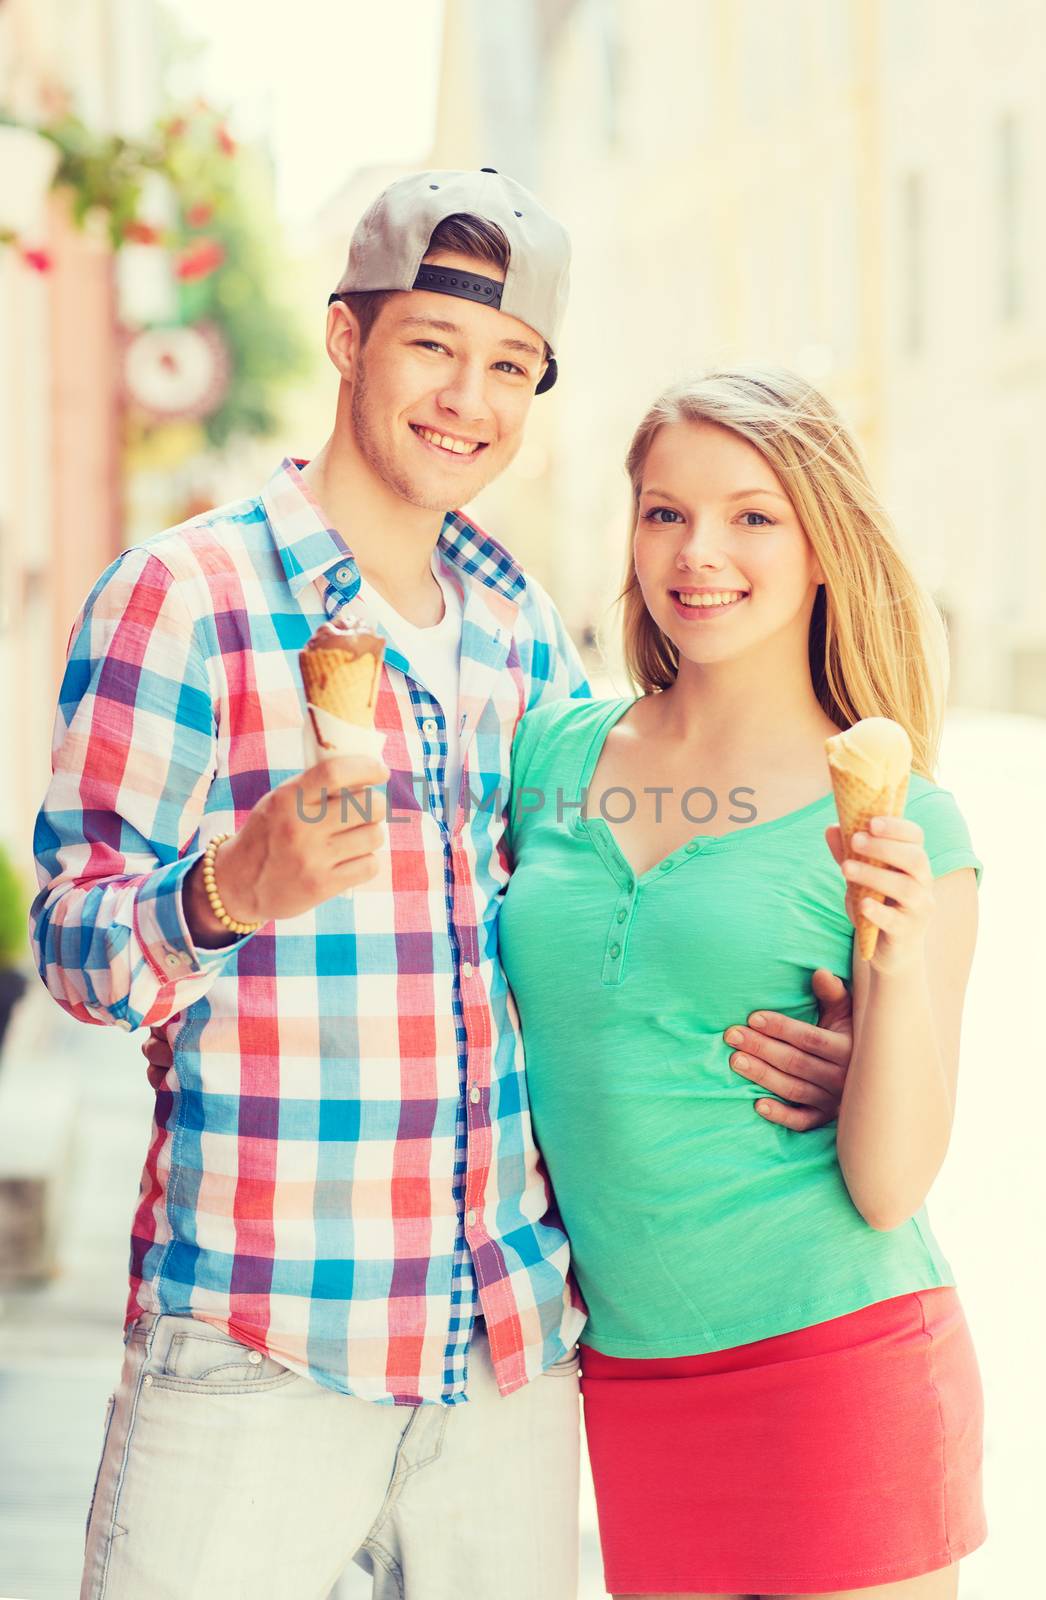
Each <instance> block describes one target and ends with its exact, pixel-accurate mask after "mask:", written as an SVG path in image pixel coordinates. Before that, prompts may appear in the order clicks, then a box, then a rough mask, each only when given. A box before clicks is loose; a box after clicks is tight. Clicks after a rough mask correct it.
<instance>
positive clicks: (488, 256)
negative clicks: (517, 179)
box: [339, 212, 511, 345]
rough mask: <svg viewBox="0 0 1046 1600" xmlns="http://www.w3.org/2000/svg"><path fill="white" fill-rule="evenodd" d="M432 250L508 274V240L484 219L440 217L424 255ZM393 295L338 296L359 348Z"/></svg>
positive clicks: (370, 292)
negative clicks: (352, 322) (353, 325)
mask: <svg viewBox="0 0 1046 1600" xmlns="http://www.w3.org/2000/svg"><path fill="white" fill-rule="evenodd" d="M433 250H453V251H455V252H456V253H457V254H458V255H463V256H471V257H472V259H473V261H481V262H483V264H484V265H485V266H491V267H498V268H499V269H500V270H501V271H502V272H507V271H508V264H509V256H510V253H511V252H510V248H509V242H508V239H507V238H506V237H505V234H504V233H503V232H502V230H501V229H500V228H499V227H498V225H497V223H496V222H488V221H487V220H486V218H485V217H474V216H471V215H469V214H468V213H466V212H456V213H455V214H454V216H451V217H444V218H443V221H442V222H441V223H439V224H438V225H437V227H436V229H435V230H434V232H433V234H432V237H431V239H430V240H429V243H428V249H427V250H426V252H425V254H426V255H429V254H431V252H432V251H433ZM396 293H397V291H396V290H395V289H360V290H357V291H354V292H353V293H352V294H343V295H340V296H339V299H341V300H343V301H344V302H345V304H346V305H347V306H348V307H349V309H350V310H351V311H352V312H353V313H354V314H355V317H356V321H357V322H358V323H359V325H360V344H361V345H364V344H366V343H367V340H368V338H369V337H370V332H371V329H372V328H373V327H374V324H375V322H377V320H378V314H379V313H380V311H381V308H382V306H383V305H384V304H385V302H386V301H387V300H389V299H390V298H391V296H392V295H394V294H396Z"/></svg>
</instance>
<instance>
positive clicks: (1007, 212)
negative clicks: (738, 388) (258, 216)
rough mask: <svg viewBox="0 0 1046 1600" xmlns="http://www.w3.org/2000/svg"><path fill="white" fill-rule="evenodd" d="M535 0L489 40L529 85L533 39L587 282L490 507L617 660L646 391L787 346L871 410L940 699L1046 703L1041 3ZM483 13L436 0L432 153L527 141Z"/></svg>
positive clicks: (1045, 53)
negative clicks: (498, 77) (941, 682)
mask: <svg viewBox="0 0 1046 1600" xmlns="http://www.w3.org/2000/svg"><path fill="white" fill-rule="evenodd" d="M531 9H532V13H533V15H534V16H536V17H537V19H538V26H536V27H530V28H524V27H522V26H520V27H519V28H518V29H517V30H516V32H515V34H514V35H513V34H506V21H505V16H504V15H503V16H501V17H500V18H499V26H498V30H497V33H498V42H499V46H500V48H501V51H502V62H503V70H504V71H506V72H508V71H509V70H510V69H511V70H514V68H515V65H516V63H517V62H521V63H522V65H521V68H520V70H521V73H522V81H523V82H525V83H529V82H531V80H532V79H533V77H534V67H535V63H534V60H533V56H534V53H535V52H536V55H537V61H536V82H537V86H538V87H537V97H536V102H535V109H533V110H532V111H531V112H530V113H529V119H530V127H529V128H528V129H527V130H526V131H527V133H528V134H529V136H530V137H531V139H532V140H533V142H534V145H535V147H536V148H538V149H539V150H540V160H539V162H538V163H537V164H536V165H533V164H532V168H531V171H532V173H533V174H534V175H533V177H532V181H533V183H534V186H535V187H536V188H537V189H538V191H539V193H540V194H541V196H542V198H543V199H544V200H545V201H546V202H547V204H548V205H549V206H550V207H551V208H552V209H553V210H554V211H556V212H557V213H558V214H559V215H560V216H561V217H562V218H563V219H564V220H565V221H566V222H567V224H568V226H569V228H570V231H571V235H572V238H573V243H574V271H573V281H572V292H571V305H570V310H569V313H568V318H567V326H566V330H565V333H564V337H563V340H562V349H561V352H560V355H561V361H560V370H561V378H560V383H559V385H558V386H557V388H556V389H555V390H554V391H553V392H552V393H551V394H550V395H549V396H547V397H543V398H542V399H540V400H538V401H536V402H535V406H534V411H533V414H532V422H531V425H530V429H529V438H528V444H527V446H526V449H525V452H524V453H521V458H520V462H519V467H520V468H521V469H523V470H522V471H517V470H516V469H513V470H511V471H510V473H508V474H506V476H505V479H504V480H503V481H502V482H501V483H499V484H498V485H496V486H494V487H493V488H492V489H491V490H489V491H488V492H487V494H486V495H484V496H483V497H481V499H480V500H479V501H477V510H486V509H487V508H488V507H489V517H488V520H489V521H490V523H491V526H492V528H493V530H494V531H496V532H499V533H501V534H502V535H503V536H504V537H506V539H507V541H508V542H509V543H510V544H512V547H513V549H515V550H517V551H518V552H519V553H520V554H521V555H522V556H523V558H524V560H525V561H527V563H528V565H530V566H531V567H532V568H533V570H535V571H536V572H537V573H538V575H539V576H540V577H542V578H543V579H544V580H545V581H546V583H548V584H549V586H550V587H551V588H552V590H553V592H554V594H555V597H556V599H557V601H558V602H559V604H560V606H561V608H562V609H563V611H564V613H565V615H566V616H567V619H568V621H569V622H570V624H571V626H572V628H573V629H574V630H575V632H576V633H578V634H582V633H584V632H585V631H586V630H589V629H591V628H593V627H598V628H600V629H601V630H602V631H603V632H604V633H605V635H606V637H607V640H608V647H609V650H610V654H611V657H612V658H613V657H614V656H615V654H616V652H615V649H614V640H615V639H616V613H615V612H613V611H612V609H611V602H612V600H613V597H614V595H615V594H616V593H617V591H618V588H619V586H620V581H621V576H622V570H623V560H624V550H625V536H626V527H627V515H628V504H627V490H626V484H625V479H624V476H623V471H622V463H623V460H624V455H625V451H626V448H627V443H628V440H629V437H630V435H631V432H632V430H633V428H634V426H635V425H636V423H637V422H638V420H639V418H640V416H641V415H642V413H643V411H644V410H645V408H646V406H647V405H648V404H649V403H650V401H651V400H652V399H653V397H654V396H655V395H656V393H657V392H658V391H659V390H660V389H661V388H663V387H664V386H666V385H667V384H668V383H670V382H673V381H676V380H678V379H680V378H683V377H685V376H686V375H688V374H690V373H694V372H699V371H701V370H704V369H706V368H708V367H709V366H713V365H715V364H717V363H720V362H734V361H749V360H756V361H769V362H773V363H779V364H783V365H786V366H789V367H792V368H795V369H796V370H798V371H799V372H800V373H802V374H803V375H804V376H806V377H808V378H809V379H810V380H811V381H813V382H815V383H817V384H819V385H820V386H822V387H823V388H824V389H825V390H826V391H827V392H828V394H829V395H830V396H831V398H832V399H833V400H834V401H835V402H836V404H837V405H838V406H839V407H840V409H841V410H842V412H843V415H844V416H845V418H846V419H847V421H848V422H849V423H850V425H851V426H852V427H853V428H854V429H855V431H856V433H857V435H858V437H859V439H860V441H861V444H862V446H863V449H864V451H865V454H866V457H867V459H868V462H869V466H870V469H871V472H872V475H873V477H874V479H875V481H876V483H877V485H878V486H879V488H880V490H881V492H882V494H883V496H884V498H885V500H886V502H887V504H888V505H889V507H890V508H891V510H892V511H893V513H894V516H895V520H896V521H897V524H898V529H899V534H900V537H901V539H902V542H903V543H904V545H905V548H906V550H907V552H908V553H909V555H910V557H911V559H912V561H913V564H914V565H915V567H916V569H917V570H918V572H919V573H920V576H921V577H922V579H923V581H924V582H925V583H926V584H927V585H928V586H929V588H930V589H931V590H932V592H933V593H934V595H935V597H936V598H937V601H938V603H939V604H940V605H941V606H942V608H943V609H944V610H945V612H946V615H947V617H948V619H949V623H950V627H951V634H952V657H953V690H952V698H953V700H954V701H955V702H956V703H961V704H966V705H974V706H984V707H990V706H996V707H1000V708H1012V709H1018V710H1027V711H1035V712H1039V713H1041V714H1046V555H1044V544H1046V541H1044V538H1043V534H1044V532H1046V530H1044V528H1043V525H1042V523H1043V516H1044V513H1043V511H1042V509H1041V508H1040V506H1039V505H1038V504H1037V503H1036V500H1035V497H1034V489H1033V486H1034V472H1035V465H1036V455H1037V443H1038V439H1039V438H1040V437H1041V434H1042V429H1043V424H1044V421H1046V312H1044V308H1043V299H1044V294H1043V291H1042V288H1041V274H1037V273H1036V271H1035V265H1036V262H1037V260H1038V257H1039V255H1040V254H1041V247H1042V245H1043V243H1044V240H1043V237H1042V234H1043V228H1044V223H1043V198H1044V196H1046V126H1044V121H1046V106H1044V103H1043V98H1042V95H1041V92H1038V88H1037V86H1039V85H1041V83H1042V82H1043V81H1044V77H1046V12H1044V11H1043V8H1042V7H1041V6H1040V5H1037V4H1033V3H1029V0H1000V3H999V4H998V5H993V6H991V7H989V6H982V5H971V6H967V7H962V8H960V10H959V11H958V12H956V8H954V7H953V6H949V5H947V4H945V0H847V3H846V4H838V3H837V0H793V3H791V4H788V5H785V4H782V3H779V0H687V3H686V4H681V3H680V0H644V3H643V4H642V5H640V4H638V3H635V0H539V3H538V4H536V5H535V6H534V7H532V8H531ZM484 15H485V13H484V9H483V8H482V7H481V6H478V5H477V4H476V3H475V0H448V4H447V17H448V20H447V28H448V39H449V40H450V41H451V45H452V49H451V50H450V52H449V54H448V59H447V62H446V63H445V77H444V85H443V89H444V92H443V94H442V96H441V106H442V116H441V128H442V129H443V133H444V137H443V141H442V143H441V144H440V145H439V152H440V154H441V155H442V154H444V153H447V152H449V153H452V154H453V158H454V162H455V164H460V165H469V164H475V165H481V164H483V163H484V162H485V161H486V160H487V156H486V155H485V154H484V152H486V151H488V150H490V149H498V148H501V149H505V150H507V151H511V150H512V149H513V148H514V147H515V145H514V142H513V141H514V140H515V141H517V142H518V137H519V134H520V131H521V130H520V128H519V125H518V118H519V115H520V112H519V107H518V106H517V105H515V102H514V101H513V100H512V99H511V98H506V100H505V101H504V103H503V104H502V106H501V107H500V108H499V106H498V103H497V102H496V101H492V100H491V98H490V96H489V95H488V96H483V95H482V94H480V92H479V87H480V84H481V80H482V75H483V63H484V61H485V60H486V61H488V62H489V59H490V56H489V47H490V42H491V40H490V32H491V30H492V29H493V23H490V24H486V23H485V22H484ZM485 30H486V31H485ZM470 75H471V76H470ZM517 98H518V97H517ZM462 107H464V108H466V109H465V110H461V108H462ZM499 117H500V118H502V119H503V120H504V122H505V124H506V125H505V126H502V127H499V125H498V119H499ZM513 118H515V119H516V121H515V122H514V123H513V122H512V119H513ZM491 164H497V163H496V162H492V163H491Z"/></svg>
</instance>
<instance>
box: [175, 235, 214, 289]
mask: <svg viewBox="0 0 1046 1600" xmlns="http://www.w3.org/2000/svg"><path fill="white" fill-rule="evenodd" d="M224 260H225V251H224V249H223V248H222V246H221V245H220V244H219V243H218V241H217V239H201V240H200V241H199V242H198V243H197V244H191V245H189V246H188V248H187V249H185V250H183V251H182V252H181V254H180V255H179V256H178V257H177V258H176V260H175V264H174V275H175V277H176V278H179V279H180V280H181V281H182V283H195V282H197V281H198V280H199V279H200V278H209V277H210V275H211V273H212V272H215V271H217V269H218V268H219V267H220V266H221V264H222V262H223V261H224Z"/></svg>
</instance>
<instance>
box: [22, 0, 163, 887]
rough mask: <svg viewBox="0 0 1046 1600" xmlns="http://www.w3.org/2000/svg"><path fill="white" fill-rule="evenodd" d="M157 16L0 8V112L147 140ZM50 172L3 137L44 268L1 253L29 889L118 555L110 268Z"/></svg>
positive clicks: (102, 8)
mask: <svg viewBox="0 0 1046 1600" xmlns="http://www.w3.org/2000/svg"><path fill="white" fill-rule="evenodd" d="M149 12H150V6H149V5H148V4H141V3H139V0H5V3H4V4H3V5H0V105H2V106H3V108H4V110H5V112H7V113H8V114H9V115H12V116H14V117H16V118H17V119H18V120H19V121H20V122H22V123H25V124H33V123H41V122H46V121H48V120H50V119H51V118H53V117H55V116H58V115H60V114H61V113H62V112H63V111H64V110H65V109H73V110H75V111H77V112H78V113H79V114H81V115H82V116H83V117H84V118H85V120H89V121H90V122H91V124H92V125H93V126H95V127H101V128H110V129H119V130H121V131H123V132H134V131H137V130H138V129H139V128H141V127H142V126H143V125H144V123H145V121H146V120H147V119H148V116H149V115H150V114H151V112H152V108H153V106H154V105H155V98H154V96H155V92H156V90H155V83H156V78H155V60H154V56H153V50H152V44H151V34H150V30H149V21H150V17H149ZM53 169H54V161H53V147H52V146H50V145H49V144H48V143H47V142H46V141H44V140H41V139H39V138H37V137H35V136H33V135H31V134H28V133H26V132H25V131H24V130H23V129H12V128H4V127H0V223H2V224H4V225H7V226H15V227H16V228H17V232H18V234H19V236H20V238H21V239H22V240H23V241H25V242H27V243H28V244H30V245H31V246H32V247H33V248H34V249H37V250H39V251H40V252H42V254H43V257H45V258H46V264H48V269H47V270H34V269H33V268H32V267H31V266H30V265H29V264H27V262H26V261H25V259H24V257H23V256H22V255H21V254H20V252H19V251H18V250H16V249H14V248H8V249H0V673H2V681H3V683H4V685H5V691H4V693H3V695H2V696H0V750H2V751H3V752H4V756H5V761H4V769H3V781H2V782H0V839H3V840H4V842H5V843H7V844H8V845H9V847H11V848H12V850H13V851H14V853H15V855H16V857H17V858H18V860H19V864H20V865H21V866H22V867H23V869H24V870H25V871H26V872H27V874H28V875H29V877H30V881H31V865H32V853H31V829H32V820H33V817H34V816H35V812H36V808H37V806H38V805H39V802H40V798H41V795H42V793H43V790H44V787H45V786H46V783H47V779H48V777H49V775H50V738H51V729H52V726H53V721H54V712H55V701H56V696H57V689H58V685H59V682H60V679H61V673H62V668H63V664H64V660H65V650H66V645H67V642H68V637H69V629H70V625H71V623H72V620H73V618H74V616H75V615H76V612H77V610H78V609H79V607H80V605H81V604H82V602H83V600H84V598H85V597H86V595H87V594H88V592H89V590H90V588H91V586H92V584H93V583H94V581H95V579H96V578H97V577H98V575H99V573H100V572H101V571H102V570H103V569H104V568H105V567H106V566H107V565H108V564H109V562H110V561H111V560H112V559H113V557H114V556H115V555H116V554H117V552H118V551H119V549H120V548H121V547H122V543H123V540H122V517H121V474H120V405H121V400H120V383H119V370H120V349H119V335H118V329H117V279H116V269H115V264H114V260H113V254H112V251H111V249H110V246H109V243H108V239H107V236H106V234H105V232H104V230H101V231H100V230H97V229H93V228H90V227H88V228H87V229H85V230H80V229H78V228H76V227H75V226H74V225H73V223H72V221H71V220H70V216H69V212H68V208H67V204H66V203H65V202H63V201H62V200H61V199H60V198H57V197H56V196H54V195H53V194H52V193H51V192H50V180H51V176H52V173H53ZM8 212H10V213H11V214H10V215H8V214H6V213H8ZM41 264H42V265H43V264H45V263H44V262H41Z"/></svg>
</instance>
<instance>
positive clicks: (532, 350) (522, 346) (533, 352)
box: [500, 339, 543, 360]
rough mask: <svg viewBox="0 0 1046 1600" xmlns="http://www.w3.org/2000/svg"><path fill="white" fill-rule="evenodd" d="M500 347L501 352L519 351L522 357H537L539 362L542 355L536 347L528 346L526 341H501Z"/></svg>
mask: <svg viewBox="0 0 1046 1600" xmlns="http://www.w3.org/2000/svg"><path fill="white" fill-rule="evenodd" d="M500 345H501V349H502V350H521V351H522V352H523V353H524V355H528V356H537V357H538V359H539V360H540V359H541V356H542V354H543V352H542V351H541V350H539V349H538V347H537V345H534V344H528V343H527V341H526V339H502V340H501V341H500Z"/></svg>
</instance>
